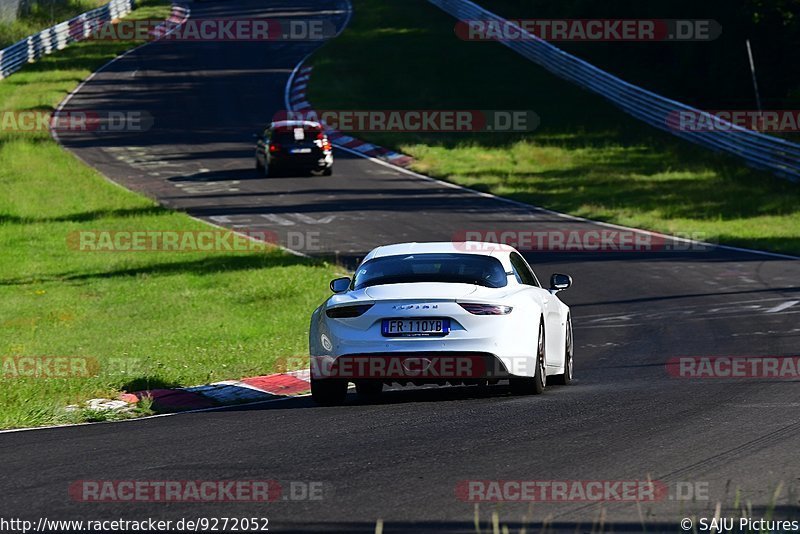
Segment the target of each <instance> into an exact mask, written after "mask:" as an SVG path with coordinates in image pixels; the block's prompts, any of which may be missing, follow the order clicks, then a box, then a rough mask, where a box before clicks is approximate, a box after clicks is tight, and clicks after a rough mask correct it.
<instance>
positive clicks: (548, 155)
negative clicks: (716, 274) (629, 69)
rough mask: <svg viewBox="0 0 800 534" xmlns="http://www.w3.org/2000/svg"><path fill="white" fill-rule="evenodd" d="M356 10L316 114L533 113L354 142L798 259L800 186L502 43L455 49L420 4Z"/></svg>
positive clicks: (526, 198)
mask: <svg viewBox="0 0 800 534" xmlns="http://www.w3.org/2000/svg"><path fill="white" fill-rule="evenodd" d="M353 3H354V8H355V14H354V17H353V20H352V23H351V25H350V27H349V28H348V29H347V30H346V31H345V32H344V33H343V34H342V35H341V36H340V37H339V38H338V39H336V40H335V41H333V42H332V43H331V44H329V45H327V46H326V47H325V48H323V49H322V50H321V51H320V52H318V53H317V54H315V55H314V56H313V65H314V66H315V72H314V75H313V76H312V78H311V84H310V87H309V98H310V101H311V102H312V104H313V105H314V107H316V108H317V109H386V110H392V109H500V110H511V109H518V110H533V111H535V112H536V113H537V114H538V115H539V116H540V117H541V126H540V127H539V128H538V129H537V130H536V131H535V132H533V133H530V134H499V133H471V134H464V133H461V134H443V133H438V134H436V133H432V134H402V133H374V132H372V133H361V134H360V137H363V138H365V139H367V140H369V141H371V142H374V143H378V144H381V145H383V146H387V147H390V148H393V149H395V150H400V151H402V152H405V153H407V154H409V155H411V156H414V158H416V160H417V161H416V163H415V165H414V167H413V168H414V170H416V171H419V172H423V173H426V174H428V175H431V176H435V177H437V178H442V179H445V180H449V181H452V182H455V183H458V184H462V185H465V186H469V187H472V188H475V189H478V190H482V191H488V192H491V193H495V194H498V195H502V196H505V197H509V198H513V199H516V200H520V201H523V202H528V203H531V204H536V205H540V206H544V207H547V208H551V209H555V210H558V211H562V212H566V213H571V214H574V215H579V216H583V217H589V218H592V219H597V220H603V221H609V222H613V223H617V224H623V225H628V226H635V227H640V228H648V229H651V230H657V231H661V232H666V233H675V232H681V233H688V234H701V235H704V236H705V237H706V238H707V239H709V240H712V241H719V242H722V243H727V244H732V245H739V246H745V247H752V248H757V249H763V250H771V251H777V252H786V253H794V254H797V253H800V202H799V201H800V186H798V185H797V184H791V183H789V182H786V181H784V180H781V179H779V178H776V177H774V176H772V175H770V174H767V173H762V172H757V171H754V170H752V169H750V168H749V167H746V166H745V165H743V164H741V163H740V162H739V161H738V160H736V159H733V158H731V157H725V156H721V155H717V154H715V153H712V152H709V151H706V150H703V149H701V148H698V147H695V146H693V145H691V144H689V143H686V142H684V141H681V140H680V139H677V138H675V137H673V136H670V135H669V134H666V133H663V132H660V131H658V130H655V129H653V128H650V127H648V126H646V125H644V124H642V123H640V122H638V121H636V120H634V119H632V118H631V117H629V116H628V115H626V114H624V113H622V112H621V111H619V110H618V109H617V108H615V107H614V106H612V105H611V104H609V103H608V102H607V101H606V100H604V99H602V98H600V97H597V96H594V95H592V94H590V93H587V92H585V91H583V90H581V89H579V88H577V87H575V86H573V85H571V84H569V83H567V82H565V81H562V80H560V79H558V78H556V77H555V76H553V75H551V74H550V73H548V72H547V71H545V70H544V69H542V68H540V67H538V66H536V65H535V64H533V63H530V62H528V61H527V60H525V59H524V58H522V57H521V56H518V55H517V54H515V53H514V52H512V51H510V50H508V49H507V48H505V47H503V46H502V45H500V44H498V43H489V42H465V41H461V40H459V39H458V38H457V37H456V36H455V34H454V31H453V30H454V24H455V21H454V19H453V18H452V17H450V16H449V15H447V14H446V13H444V12H442V11H440V10H439V9H438V8H436V7H433V6H432V5H430V4H429V3H428V2H426V1H425V0H407V1H406V2H402V3H401V2H370V1H368V0H354V2H353ZM479 3H481V4H482V5H484V6H485V7H487V8H489V9H492V8H493V2H492V0H484V1H482V2H479ZM500 3H501V4H503V2H500ZM503 5H505V4H503ZM633 81H635V80H633Z"/></svg>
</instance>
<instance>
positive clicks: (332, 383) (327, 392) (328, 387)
mask: <svg viewBox="0 0 800 534" xmlns="http://www.w3.org/2000/svg"><path fill="white" fill-rule="evenodd" d="M311 398H312V399H314V402H316V403H317V404H319V405H320V406H339V405H341V404H344V400H345V399H346V398H347V381H346V380H339V379H336V378H325V379H322V380H314V379H313V378H312V379H311Z"/></svg>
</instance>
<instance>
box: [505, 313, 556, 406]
mask: <svg viewBox="0 0 800 534" xmlns="http://www.w3.org/2000/svg"><path fill="white" fill-rule="evenodd" d="M544 336H545V331H544V321H540V323H539V340H538V342H537V347H536V372H535V373H534V375H533V377H523V378H512V379H511V380H509V385H510V386H511V393H513V394H514V395H540V394H542V393H543V392H544V388H545V386H546V385H547V372H546V371H545V365H546V362H545V359H544V357H545V352H544V347H545V344H544V342H545V337H544Z"/></svg>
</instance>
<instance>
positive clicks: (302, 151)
mask: <svg viewBox="0 0 800 534" xmlns="http://www.w3.org/2000/svg"><path fill="white" fill-rule="evenodd" d="M291 153H292V154H311V149H310V148H293V149H292V150H291Z"/></svg>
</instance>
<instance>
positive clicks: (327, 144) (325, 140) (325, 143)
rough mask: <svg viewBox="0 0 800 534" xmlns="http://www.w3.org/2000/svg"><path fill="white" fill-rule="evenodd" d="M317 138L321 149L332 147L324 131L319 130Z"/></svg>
mask: <svg viewBox="0 0 800 534" xmlns="http://www.w3.org/2000/svg"><path fill="white" fill-rule="evenodd" d="M317 140H318V141H319V142H320V146H321V147H322V150H330V149H331V148H333V147H332V146H331V142H330V141H328V136H327V135H325V134H324V133H322V132H320V133H319V135H317Z"/></svg>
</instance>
